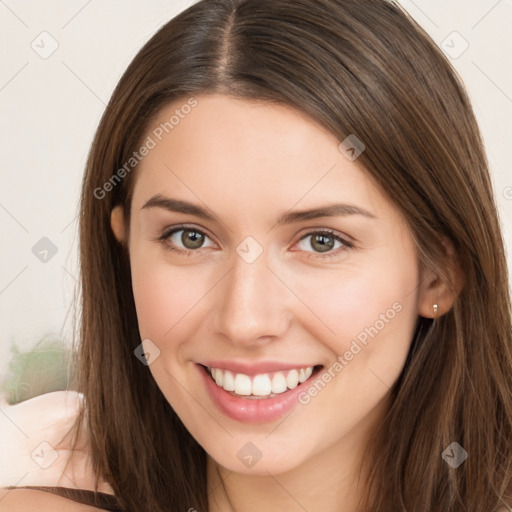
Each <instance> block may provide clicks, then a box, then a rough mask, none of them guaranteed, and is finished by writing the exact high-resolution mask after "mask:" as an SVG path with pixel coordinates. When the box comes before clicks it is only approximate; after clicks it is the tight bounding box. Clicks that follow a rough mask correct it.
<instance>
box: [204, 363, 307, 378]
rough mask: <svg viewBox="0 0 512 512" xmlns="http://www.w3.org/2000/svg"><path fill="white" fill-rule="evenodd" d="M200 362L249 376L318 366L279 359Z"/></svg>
mask: <svg viewBox="0 0 512 512" xmlns="http://www.w3.org/2000/svg"><path fill="white" fill-rule="evenodd" d="M199 364H201V365H203V366H209V367H210V368H221V369H222V370H229V371H230V372H233V373H243V374H244V375H248V376H252V375H257V374H260V373H272V372H278V371H280V370H284V371H286V370H293V369H294V368H296V369H299V368H307V367H309V366H313V367H314V366H317V365H315V364H311V363H281V362H279V361H258V362H252V363H251V362H245V361H202V362H200V363H199Z"/></svg>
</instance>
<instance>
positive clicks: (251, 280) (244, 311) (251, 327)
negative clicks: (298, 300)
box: [214, 251, 293, 345]
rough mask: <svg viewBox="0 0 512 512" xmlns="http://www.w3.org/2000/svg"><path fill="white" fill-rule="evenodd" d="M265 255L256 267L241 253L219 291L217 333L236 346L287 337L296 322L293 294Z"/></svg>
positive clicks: (260, 258) (215, 328)
mask: <svg viewBox="0 0 512 512" xmlns="http://www.w3.org/2000/svg"><path fill="white" fill-rule="evenodd" d="M269 267H271V265H269V262H268V261H267V258H266V253H265V251H264V252H263V254H261V255H260V256H259V258H257V259H256V261H254V262H252V263H248V262H246V261H245V260H244V259H243V258H241V257H240V256H239V255H238V254H237V253H234V255H233V264H232V267H231V270H230V271H229V272H228V274H227V275H226V277H225V278H224V279H223V282H222V284H221V286H220V287H219V288H218V289H217V296H216V299H217V300H216V303H215V318H214V331H215V333H216V334H217V335H219V334H221V335H224V336H225V337H227V338H228V339H229V340H230V342H231V343H232V344H237V345H247V344H255V343H256V344H263V343H267V342H269V341H272V340H274V339H275V338H279V337H282V336H284V334H285V333H286V331H287V330H288V329H289V325H290V323H291V319H292V318H293V314H292V307H293V297H292V293H291V292H290V290H288V289H287V288H286V286H285V285H284V284H283V282H282V281H281V280H280V279H279V278H278V277H277V275H276V274H277V272H275V270H274V269H272V270H271V268H272V267H271V268H269Z"/></svg>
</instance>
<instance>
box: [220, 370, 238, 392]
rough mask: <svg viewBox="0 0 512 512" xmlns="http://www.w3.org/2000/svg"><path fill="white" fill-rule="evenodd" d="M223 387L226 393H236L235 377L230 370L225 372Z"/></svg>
mask: <svg viewBox="0 0 512 512" xmlns="http://www.w3.org/2000/svg"><path fill="white" fill-rule="evenodd" d="M222 387H223V388H224V389H225V390H226V391H235V376H234V375H233V374H232V373H231V372H230V371H228V370H226V371H225V372H224V382H223V383H222Z"/></svg>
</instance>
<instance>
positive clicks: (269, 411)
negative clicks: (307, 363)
mask: <svg viewBox="0 0 512 512" xmlns="http://www.w3.org/2000/svg"><path fill="white" fill-rule="evenodd" d="M197 367H198V369H199V372H200V373H201V375H202V376H203V379H204V382H205V385H206V389H207V390H208V392H209V393H210V396H211V398H212V400H213V402H214V403H215V404H216V405H217V407H218V408H219V409H220V410H221V411H222V412H223V413H224V414H226V415H227V416H229V417H230V418H231V419H234V420H237V421H243V422H246V423H267V422H270V421H274V420H277V419H279V418H280V417H281V416H284V415H285V414H286V413H287V412H289V411H291V410H292V409H293V407H295V406H296V405H297V404H298V403H299V402H298V399H297V395H298V394H299V393H300V392H301V391H304V390H305V389H306V387H307V384H308V383H309V381H310V380H311V377H310V378H309V379H308V380H306V381H305V382H301V383H299V384H298V385H297V386H296V387H295V388H293V389H289V390H288V391H285V392H284V393H280V394H279V395H277V396H275V397H273V398H255V399H252V398H243V397H237V396H233V395H231V394H230V393H228V392H227V391H226V390H224V389H223V388H221V387H220V386H217V384H216V383H215V381H214V380H213V379H212V377H211V375H210V373H209V372H208V370H207V369H206V368H205V367H204V366H202V365H200V364H198V365H197ZM315 374H316V372H314V373H313V374H312V376H314V375H315ZM304 384H306V386H304Z"/></svg>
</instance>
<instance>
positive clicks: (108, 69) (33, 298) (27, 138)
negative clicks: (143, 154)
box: [0, 0, 512, 377]
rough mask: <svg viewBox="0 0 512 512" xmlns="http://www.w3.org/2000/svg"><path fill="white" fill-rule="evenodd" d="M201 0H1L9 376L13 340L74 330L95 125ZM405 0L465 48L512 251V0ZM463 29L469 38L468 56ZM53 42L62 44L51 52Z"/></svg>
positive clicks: (0, 356)
mask: <svg viewBox="0 0 512 512" xmlns="http://www.w3.org/2000/svg"><path fill="white" fill-rule="evenodd" d="M255 1H257V0H255ZM276 1H278V0H276ZM191 3H193V2H192V1H184V0H173V1H168V0H167V1H164V0H150V1H146V0H145V1H141V0H139V1H130V2H128V1H126V0H125V1H121V0H111V1H108V2H105V1H103V2H101V1H100V0H89V1H87V0H72V1H70V0H65V1H64V0H61V1H40V2H34V1H32V2H30V1H23V0H5V1H3V0H0V44H1V48H2V65H1V66H0V112H1V115H0V140H1V144H0V165H1V166H0V173H1V181H0V183H1V187H0V230H1V232H0V234H1V248H2V250H1V252H0V258H1V259H0V314H1V316H0V318H1V320H0V332H1V335H0V336H1V337H0V377H1V375H2V374H3V372H5V370H6V368H7V364H8V360H7V359H8V354H9V345H10V343H11V341H14V342H15V343H16V344H18V345H19V346H20V347H21V348H23V349H26V348H30V347H31V346H33V345H34V344H35V343H37V341H39V340H40V339H41V337H42V336H43V335H45V334H48V333H56V334H58V335H60V336H62V337H63V338H64V339H69V338H70V335H71V330H70V328H71V318H70V317H69V316H67V314H68V311H69V309H70V304H71V300H72V296H73V292H74V287H75V284H76V279H77V275H78V273H77V260H76V256H77V251H76V249H77V236H76V228H77V223H76V213H77V204H78V197H79V191H80V182H81V177H82V172H83V168H84V164H85V159H86V156H87V152H88V149H89V145H90V143H91V140H92V137H93V133H94V131H95V129H96V127H97V124H98V122H99V119H100V116H101V114H102V112H103V110H104V107H105V104H106V103H107V101H108V99H109V97H110V95H111V93H112V90H113V88H114V86H115V84H116V83H117V81H118V79H119V78H120V76H121V74H122V72H123V71H124V69H125V68H126V66H127V65H128V64H129V62H130V60H131V59H132V57H133V56H134V55H135V54H136V52H137V51H138V50H139V49H140V47H141V46H142V44H143V43H144V42H145V41H147V40H148V39H149V38H150V37H151V36H152V35H153V34H154V33H155V32H156V30H157V29H158V28H159V27H160V26H161V25H162V24H164V23H165V22H167V21H168V20H169V19H170V18H172V17H173V16H174V15H176V14H177V13H178V12H180V11H181V10H182V9H184V8H186V7H188V6H189V5H190V4H191ZM401 4H402V5H403V6H404V7H405V8H406V9H407V10H408V12H409V13H410V14H411V15H412V16H413V17H414V18H415V19H416V20H417V21H418V22H419V23H420V24H421V25H422V26H423V27H424V28H425V29H426V30H427V32H428V33H429V34H430V35H431V37H432V38H433V39H434V40H435V41H436V43H437V44H438V45H439V46H441V47H442V48H444V50H445V51H447V52H451V53H452V57H456V58H452V59H451V60H452V62H453V64H454V66H455V68H456V69H457V71H458V72H459V74H460V75H461V76H462V78H463V80H464V82H465V84H466V86H467V89H468V91H469V94H470V97H471V98H472V101H473V105H474V108H475V112H476V115H477V118H478V120H479V122H480V126H481V128H482V131H483V135H484V139H485V142H486V147H487V152H488V156H489V160H490V164H491V170H492V177H493V181H494V185H495V191H496V196H497V199H498V203H499V208H500V212H501V216H502V219H503V224H504V233H505V237H506V242H507V245H508V248H509V252H510V251H511V250H512V173H511V170H510V157H509V149H510V143H511V142H512V122H511V117H512V72H511V59H510V55H511V54H512V35H511V33H512V31H511V28H512V0H500V1H497V0H471V1H463V0H459V1H453V0H452V1H442V0H435V1H432V0H429V1H427V0H415V1H414V2H413V1H410V0H403V1H401ZM44 31H46V32H48V33H49V34H50V36H48V35H40V34H41V33H42V32H44ZM454 31H455V32H457V33H458V34H459V35H457V34H455V35H454V34H453V32H454ZM461 38H463V39H464V40H465V41H467V44H468V45H469V47H468V49H467V50H466V51H464V52H463V53H462V54H461V55H460V56H459V55H458V53H460V52H461V51H462V50H463V49H464V46H463V45H464V44H465V43H464V41H463V39H461ZM53 40H55V41H56V43H58V48H57V50H56V51H55V52H54V53H53V54H52V55H50V56H48V57H47V58H42V57H41V56H40V55H41V53H43V54H44V52H45V51H46V52H48V51H49V50H50V49H51V45H52V44H56V43H54V42H53ZM31 45H32V46H34V47H35V48H37V51H36V50H35V49H33V47H32V46H31ZM44 56H46V55H44ZM507 143H508V144H507ZM43 237H47V238H48V239H50V240H51V242H52V243H53V244H54V245H55V246H56V248H57V253H56V254H55V255H54V256H53V257H51V258H50V257H48V261H47V262H42V261H40V260H39V259H38V258H37V257H36V256H35V255H34V254H33V252H32V247H33V246H34V245H35V244H36V243H37V242H38V241H39V240H40V239H41V238H43ZM41 257H43V255H41ZM511 259H512V258H511V257H510V256H509V265H510V263H511ZM510 267H511V268H512V265H510Z"/></svg>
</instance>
